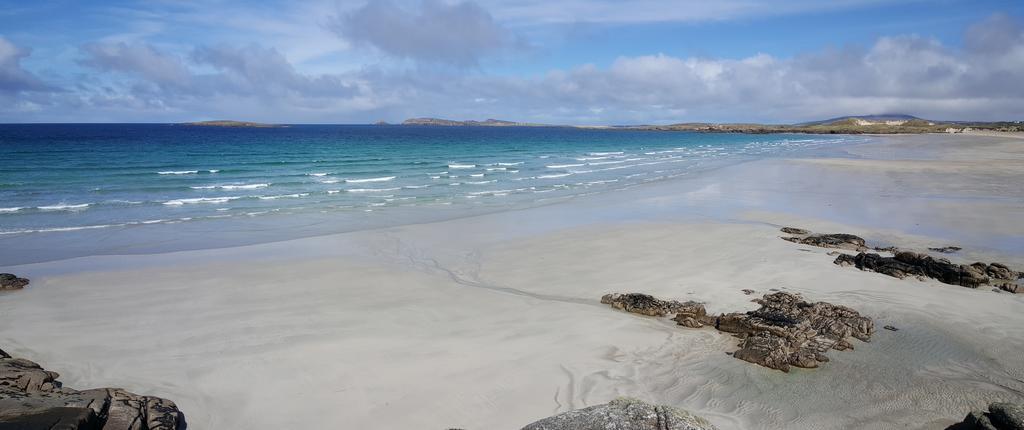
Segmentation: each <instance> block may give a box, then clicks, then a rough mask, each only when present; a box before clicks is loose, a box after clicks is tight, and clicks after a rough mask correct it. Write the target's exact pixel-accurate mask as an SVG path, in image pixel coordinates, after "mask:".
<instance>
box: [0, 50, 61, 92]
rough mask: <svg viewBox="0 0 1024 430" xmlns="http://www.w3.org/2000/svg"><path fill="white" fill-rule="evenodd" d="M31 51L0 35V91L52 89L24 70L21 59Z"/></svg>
mask: <svg viewBox="0 0 1024 430" xmlns="http://www.w3.org/2000/svg"><path fill="white" fill-rule="evenodd" d="M30 53H31V52H30V51H28V50H27V49H21V48H18V47H17V46H15V45H14V44H13V43H11V42H10V41H8V40H7V39H6V38H4V37H3V36H0V93H6V94H15V93H21V92H30V91H49V90H52V88H50V87H49V86H48V85H46V84H45V83H43V82H42V81H41V80H40V79H39V78H38V77H36V76H35V75H34V74H32V73H31V72H29V71H28V70H25V68H24V67H22V65H21V60H22V59H23V58H25V57H27V56H29V54H30Z"/></svg>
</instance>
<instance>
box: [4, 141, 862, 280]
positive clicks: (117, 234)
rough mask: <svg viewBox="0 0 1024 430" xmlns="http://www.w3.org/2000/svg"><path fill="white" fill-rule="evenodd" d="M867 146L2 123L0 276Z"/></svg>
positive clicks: (434, 216)
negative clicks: (52, 263)
mask: <svg viewBox="0 0 1024 430" xmlns="http://www.w3.org/2000/svg"><path fill="white" fill-rule="evenodd" d="M864 139H865V138H861V137H851V136H813V135H781V134H779V135H746V134H702V133H692V132H651V131H630V130H614V129H612V130H608V129H577V128H559V127H508V128H505V127H430V126H374V125H293V126H287V127H280V128H218V127H197V126H183V125H172V124H6V125H0V159H2V160H3V162H2V164H0V246H2V247H3V250H0V266H3V265H7V264H15V263H24V262H30V261H41V260H46V259H53V258H66V257H71V256H83V255H90V254H94V253H114V252H125V253H133V252H155V251H161V250H175V249H189V248H203V247H216V246H231V245H236V244H245V243H255V242H260V241H266V240H281V239H285V238H289V237H292V236H296V237H297V236H308V235H313V234H321V233H330V232H341V231H351V230H354V229H363V228H373V227H381V226H387V225H395V224H401V223H406V222H422V221H432V220H440V219H445V218H452V217H458V216H466V215H472V214H476V213H485V212H488V211H496V210H503V209H506V208H515V207H526V206H531V205H536V204H543V203H545V202H551V201H557V200H559V199H567V198H574V197H577V196H580V195H585V194H593V193H603V192H614V191H615V190H620V189H623V188H628V187H634V186H638V185H642V184H645V183H650V182H655V181H664V180H668V179H671V178H675V177H679V176H684V175H688V174H693V173H694V172H697V171H700V170H701V169H706V168H713V167H715V166H721V165H725V164H731V163H736V162H741V161H745V160H751V159H756V158H763V157H772V156H780V155H793V154H796V153H799V152H800V151H808V150H814V149H819V148H823V147H832V146H837V145H842V144H844V143H850V142H852V141H862V140H864ZM190 238H191V239H190ZM156 244H162V245H159V246H158V245H156Z"/></svg>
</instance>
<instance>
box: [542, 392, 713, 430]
mask: <svg viewBox="0 0 1024 430" xmlns="http://www.w3.org/2000/svg"><path fill="white" fill-rule="evenodd" d="M598 429H600V430H714V429H716V427H715V426H713V425H711V423H709V422H708V421H707V420H705V419H704V418H701V417H698V416H696V415H693V414H691V413H689V412H687V411H684V410H682V409H678V408H674V407H672V406H664V405H653V404H650V403H646V402H643V401H640V400H636V399H629V398H618V399H615V400H612V401H611V402H609V403H606V404H603V405H598V406H591V407H589V408H583V409H577V410H575V411H569V412H564V413H561V414H558V415H555V416H553V417H549V418H545V419H542V420H540V421H537V422H535V423H533V424H530V425H527V426H526V427H523V429H522V430H598Z"/></svg>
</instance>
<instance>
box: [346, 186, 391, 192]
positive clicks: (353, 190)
mask: <svg viewBox="0 0 1024 430" xmlns="http://www.w3.org/2000/svg"><path fill="white" fill-rule="evenodd" d="M400 189H401V188H400V187H395V188H352V189H350V190H346V191H348V192H350V193H381V192H385V191H395V190H400Z"/></svg>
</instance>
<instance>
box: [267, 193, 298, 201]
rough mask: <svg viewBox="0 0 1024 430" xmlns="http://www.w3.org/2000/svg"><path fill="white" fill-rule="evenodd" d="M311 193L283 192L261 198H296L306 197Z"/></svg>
mask: <svg viewBox="0 0 1024 430" xmlns="http://www.w3.org/2000/svg"><path fill="white" fill-rule="evenodd" d="M308 195H309V193H298V194H281V195H277V196H259V199H260V200H277V199H294V198H299V197H306V196H308Z"/></svg>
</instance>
